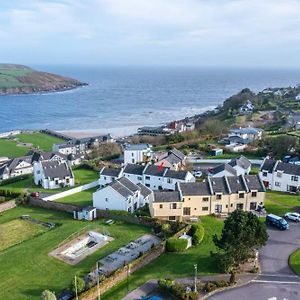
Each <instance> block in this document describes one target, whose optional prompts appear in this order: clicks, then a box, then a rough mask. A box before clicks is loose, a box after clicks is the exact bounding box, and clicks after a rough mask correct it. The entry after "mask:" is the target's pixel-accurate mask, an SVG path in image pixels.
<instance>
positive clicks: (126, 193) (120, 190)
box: [108, 180, 133, 198]
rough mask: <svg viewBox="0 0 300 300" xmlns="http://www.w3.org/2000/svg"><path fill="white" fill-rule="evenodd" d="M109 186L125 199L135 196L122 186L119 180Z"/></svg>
mask: <svg viewBox="0 0 300 300" xmlns="http://www.w3.org/2000/svg"><path fill="white" fill-rule="evenodd" d="M108 186H110V187H111V188H113V189H114V190H115V191H116V192H118V193H119V194H120V195H122V196H123V197H125V198H127V197H128V196H132V195H133V192H132V191H131V190H129V189H128V188H127V187H126V186H125V185H123V184H121V183H120V182H119V181H118V180H115V181H113V182H112V183H110V184H109V185H108Z"/></svg>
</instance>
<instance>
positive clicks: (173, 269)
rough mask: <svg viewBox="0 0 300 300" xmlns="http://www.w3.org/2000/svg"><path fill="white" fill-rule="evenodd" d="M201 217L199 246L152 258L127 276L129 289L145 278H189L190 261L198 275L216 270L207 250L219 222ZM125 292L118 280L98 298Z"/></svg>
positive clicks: (219, 227) (118, 298)
mask: <svg viewBox="0 0 300 300" xmlns="http://www.w3.org/2000/svg"><path fill="white" fill-rule="evenodd" d="M201 220H202V224H203V226H204V228H205V236H204V239H203V241H202V243H201V244H200V245H199V246H197V247H193V248H190V249H189V250H187V251H186V252H183V253H164V254H162V255H161V256H160V257H159V258H157V259H156V260H155V261H153V262H152V263H150V264H149V265H147V266H146V267H144V268H142V269H140V270H138V271H136V272H134V273H133V274H132V275H131V276H130V278H129V288H130V290H134V289H135V288H137V287H138V286H140V285H142V284H143V283H144V282H146V281H147V280H149V279H158V278H164V277H169V278H176V277H192V276H194V264H197V265H198V273H199V274H202V275H204V274H216V273H218V269H217V265H216V263H215V260H214V259H213V258H212V257H211V256H210V251H214V250H215V247H214V244H213V242H212V236H213V234H215V233H216V234H219V233H220V232H221V230H222V227H223V222H222V221H220V220H218V219H215V218H213V217H203V218H201ZM126 294H127V284H126V282H122V283H120V284H119V285H117V286H115V287H113V288H112V289H111V290H110V291H109V292H107V293H106V294H104V295H103V296H102V297H101V299H102V300H109V299H114V300H121V299H122V298H123V297H124V296H125V295H126Z"/></svg>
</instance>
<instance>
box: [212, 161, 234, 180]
mask: <svg viewBox="0 0 300 300" xmlns="http://www.w3.org/2000/svg"><path fill="white" fill-rule="evenodd" d="M208 176H210V177H223V176H226V177H229V176H237V171H236V170H235V169H234V168H233V167H232V166H231V165H229V164H227V163H226V164H221V165H219V166H216V167H214V168H213V169H211V170H209V173H208Z"/></svg>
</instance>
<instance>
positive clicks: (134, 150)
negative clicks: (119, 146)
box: [124, 144, 152, 164]
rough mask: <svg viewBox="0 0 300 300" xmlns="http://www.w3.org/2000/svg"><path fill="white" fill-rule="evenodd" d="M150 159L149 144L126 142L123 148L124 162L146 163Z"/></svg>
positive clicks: (150, 147) (150, 149)
mask: <svg viewBox="0 0 300 300" xmlns="http://www.w3.org/2000/svg"><path fill="white" fill-rule="evenodd" d="M151 159H152V146H151V145H150V144H128V145H126V146H125V149H124V163H125V164H139V163H147V162H149V161H150V160H151Z"/></svg>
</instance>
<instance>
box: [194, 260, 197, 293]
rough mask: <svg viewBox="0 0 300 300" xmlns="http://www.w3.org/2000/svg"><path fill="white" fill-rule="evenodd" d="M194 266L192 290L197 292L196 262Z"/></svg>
mask: <svg viewBox="0 0 300 300" xmlns="http://www.w3.org/2000/svg"><path fill="white" fill-rule="evenodd" d="M194 268H195V282H194V291H195V292H197V264H195V265H194Z"/></svg>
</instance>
